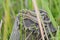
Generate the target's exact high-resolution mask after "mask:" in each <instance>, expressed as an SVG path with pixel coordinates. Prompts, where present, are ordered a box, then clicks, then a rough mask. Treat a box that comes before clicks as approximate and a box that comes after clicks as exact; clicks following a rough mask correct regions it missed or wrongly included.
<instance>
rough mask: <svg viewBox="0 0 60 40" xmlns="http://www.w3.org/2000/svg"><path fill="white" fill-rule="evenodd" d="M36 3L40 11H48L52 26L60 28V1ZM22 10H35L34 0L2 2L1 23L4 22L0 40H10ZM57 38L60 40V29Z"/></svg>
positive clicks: (1, 0)
mask: <svg viewBox="0 0 60 40" xmlns="http://www.w3.org/2000/svg"><path fill="white" fill-rule="evenodd" d="M36 2H37V5H38V8H39V9H44V10H46V11H47V13H48V16H49V17H50V20H51V21H52V24H53V25H54V27H55V28H58V27H59V26H60V0H36ZM22 9H28V10H34V7H33V4H32V0H0V21H1V20H3V21H4V23H3V24H2V29H1V30H0V40H8V39H9V35H10V34H11V31H12V26H13V23H14V19H15V18H16V16H17V14H18V12H19V10H22ZM12 18H13V19H12ZM12 20H13V21H12ZM55 38H56V40H60V29H59V28H58V29H57V33H56V37H55Z"/></svg>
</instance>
